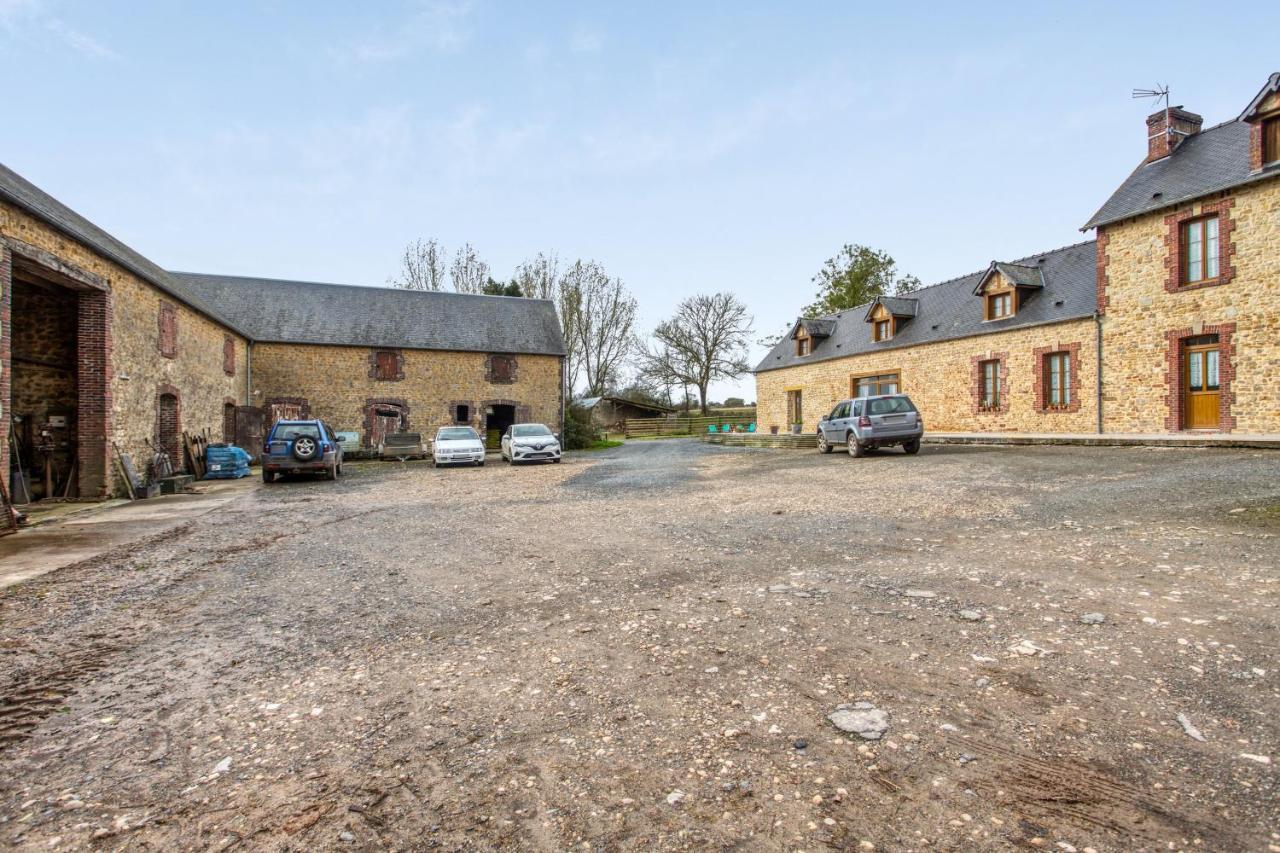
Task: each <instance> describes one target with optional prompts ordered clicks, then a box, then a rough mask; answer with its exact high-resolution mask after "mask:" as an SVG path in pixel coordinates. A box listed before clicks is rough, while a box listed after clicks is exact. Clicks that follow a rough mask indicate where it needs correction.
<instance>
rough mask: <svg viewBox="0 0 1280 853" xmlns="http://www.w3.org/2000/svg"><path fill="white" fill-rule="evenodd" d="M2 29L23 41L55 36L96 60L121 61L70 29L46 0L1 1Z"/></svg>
mask: <svg viewBox="0 0 1280 853" xmlns="http://www.w3.org/2000/svg"><path fill="white" fill-rule="evenodd" d="M0 29H3V30H4V31H5V32H6V33H8V34H9V35H11V36H15V37H21V38H23V39H38V38H39V37H40V35H41V34H42V33H43V34H46V35H48V36H52V37H53V39H52V40H53V41H54V42H58V43H61V44H63V45H65V46H67V47H70V48H71V49H73V50H75V51H76V52H78V53H82V54H84V55H85V56H90V57H93V58H95V59H119V58H120V55H119V54H117V53H116V52H115V51H114V50H112V49H111V48H109V47H107V46H106V45H105V44H103V43H102V42H100V41H98V40H97V39H95V38H94V37H93V36H91V35H89V34H88V33H84V32H81V31H80V30H77V29H75V28H74V27H72V26H71V25H69V24H68V23H67V22H66V21H64V20H63V19H62V18H61V17H59V16H58V15H57V14H55V13H54V12H53V11H52V9H51V8H50V7H49V6H48V4H46V3H45V2H44V0H0Z"/></svg>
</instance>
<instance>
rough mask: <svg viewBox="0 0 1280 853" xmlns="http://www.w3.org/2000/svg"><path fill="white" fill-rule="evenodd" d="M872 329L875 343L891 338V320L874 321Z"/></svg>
mask: <svg viewBox="0 0 1280 853" xmlns="http://www.w3.org/2000/svg"><path fill="white" fill-rule="evenodd" d="M872 329H873V333H874V335H875V339H876V340H877V341H887V340H889V339H890V338H892V337H893V320H892V319H889V320H876V322H875V324H874V325H873V326H872Z"/></svg>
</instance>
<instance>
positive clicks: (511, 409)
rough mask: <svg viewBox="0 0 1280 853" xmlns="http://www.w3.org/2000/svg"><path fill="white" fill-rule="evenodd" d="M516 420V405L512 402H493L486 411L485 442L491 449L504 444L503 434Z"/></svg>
mask: <svg viewBox="0 0 1280 853" xmlns="http://www.w3.org/2000/svg"><path fill="white" fill-rule="evenodd" d="M515 422H516V407H515V406H514V405H512V404H510V403H491V404H489V405H487V406H485V411H484V443H485V446H486V447H488V448H489V449H490V450H493V449H495V448H497V447H498V446H500V445H501V444H502V434H503V433H504V432H506V431H507V427H509V426H511V425H512V424H513V423H515Z"/></svg>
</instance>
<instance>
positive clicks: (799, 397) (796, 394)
mask: <svg viewBox="0 0 1280 853" xmlns="http://www.w3.org/2000/svg"><path fill="white" fill-rule="evenodd" d="M787 422H788V423H792V424H800V423H804V392H802V391H801V390H800V389H799V388H797V389H795V390H794V391H788V392H787Z"/></svg>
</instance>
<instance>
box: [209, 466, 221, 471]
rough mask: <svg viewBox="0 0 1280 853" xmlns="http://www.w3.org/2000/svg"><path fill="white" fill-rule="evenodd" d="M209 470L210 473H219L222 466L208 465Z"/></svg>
mask: <svg viewBox="0 0 1280 853" xmlns="http://www.w3.org/2000/svg"><path fill="white" fill-rule="evenodd" d="M209 470H210V471H221V470H222V466H221V465H210V466H209Z"/></svg>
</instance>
